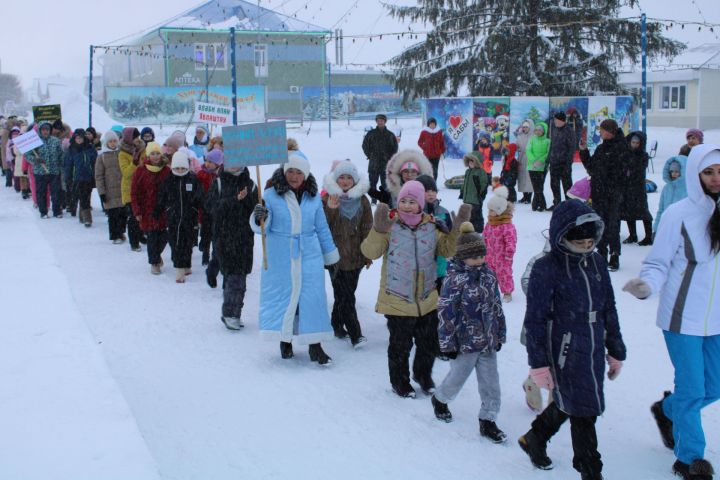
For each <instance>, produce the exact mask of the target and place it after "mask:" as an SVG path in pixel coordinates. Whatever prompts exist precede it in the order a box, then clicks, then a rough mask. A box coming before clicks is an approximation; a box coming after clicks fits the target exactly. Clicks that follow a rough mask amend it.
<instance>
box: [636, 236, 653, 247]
mask: <svg viewBox="0 0 720 480" xmlns="http://www.w3.org/2000/svg"><path fill="white" fill-rule="evenodd" d="M652 244H653V239H652V235H648V236H647V237H645V238H643V239H642V240H640V241H639V242H638V245H640V246H641V247H648V246H650V245H652Z"/></svg>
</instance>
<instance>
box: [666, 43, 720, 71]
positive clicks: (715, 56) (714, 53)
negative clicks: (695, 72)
mask: <svg viewBox="0 0 720 480" xmlns="http://www.w3.org/2000/svg"><path fill="white" fill-rule="evenodd" d="M667 67H672V68H690V69H696V68H712V69H718V68H720V43H703V44H702V45H698V46H697V47H693V48H689V49H687V50H685V51H683V52H682V53H681V54H680V55H678V56H677V57H675V58H673V60H672V62H670V63H668V64H667Z"/></svg>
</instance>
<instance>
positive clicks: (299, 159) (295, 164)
mask: <svg viewBox="0 0 720 480" xmlns="http://www.w3.org/2000/svg"><path fill="white" fill-rule="evenodd" d="M291 168H295V169H297V170H300V171H301V172H303V173H304V174H305V178H308V177H309V176H310V161H309V160H308V159H307V158H305V157H304V156H301V155H298V154H297V153H291V154H290V156H288V161H287V163H286V164H284V165H283V173H287V171H288V170H289V169H291Z"/></svg>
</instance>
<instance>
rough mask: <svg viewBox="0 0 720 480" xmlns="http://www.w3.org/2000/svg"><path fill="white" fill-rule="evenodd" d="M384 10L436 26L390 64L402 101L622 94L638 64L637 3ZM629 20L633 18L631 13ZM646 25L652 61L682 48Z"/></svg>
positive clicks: (441, 4)
mask: <svg viewBox="0 0 720 480" xmlns="http://www.w3.org/2000/svg"><path fill="white" fill-rule="evenodd" d="M417 2H418V5H417V6H397V5H386V8H388V10H389V11H390V14H391V15H392V16H394V17H396V18H398V19H400V20H406V21H407V20H409V21H412V22H419V23H424V24H426V25H432V26H433V28H432V30H431V31H430V33H428V35H427V38H426V39H425V40H424V41H422V42H419V43H417V44H415V45H413V46H411V47H410V48H408V49H406V50H405V51H404V52H403V53H401V54H400V55H398V56H396V57H394V58H393V59H391V60H390V63H391V64H392V65H393V66H394V67H395V73H394V75H393V76H392V78H393V82H394V84H395V88H396V89H397V90H398V91H400V92H402V93H403V96H404V99H405V101H408V100H410V99H414V98H417V97H427V96H431V95H457V94H458V91H459V90H461V89H463V90H464V89H465V88H466V89H467V92H468V93H469V94H470V95H492V96H512V95H552V96H565V95H568V96H572V95H587V94H591V93H594V92H598V91H601V92H616V93H620V90H621V89H620V87H619V85H618V79H617V69H618V67H619V66H620V65H621V64H627V63H637V62H639V61H640V54H641V42H640V18H639V15H638V16H637V18H627V16H623V15H621V9H623V11H628V9H627V8H624V7H629V8H634V7H635V6H636V4H637V1H636V0H604V1H597V0H559V1H554V2H549V1H546V0H515V1H507V0H417ZM631 15H632V14H631ZM661 29H662V25H661V24H658V23H653V22H648V23H647V38H648V57H649V58H650V59H651V60H652V59H654V58H658V57H673V56H674V55H677V54H678V53H679V52H680V51H681V50H682V49H683V48H684V46H683V44H682V43H680V42H677V41H674V40H671V39H669V38H667V37H665V36H663V35H662V33H661Z"/></svg>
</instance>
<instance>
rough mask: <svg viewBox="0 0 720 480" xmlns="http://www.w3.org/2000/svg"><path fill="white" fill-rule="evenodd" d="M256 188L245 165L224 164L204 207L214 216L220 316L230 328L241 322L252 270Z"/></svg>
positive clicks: (238, 325) (214, 246)
mask: <svg viewBox="0 0 720 480" xmlns="http://www.w3.org/2000/svg"><path fill="white" fill-rule="evenodd" d="M257 204H258V191H257V187H256V186H255V182H253V181H252V179H251V178H250V173H249V172H248V169H247V168H225V167H223V170H222V171H221V172H220V174H219V175H218V178H217V179H215V181H213V183H212V185H210V190H209V192H208V198H207V202H206V204H205V209H206V210H207V211H209V212H211V215H212V219H213V227H212V228H213V232H212V238H213V249H214V251H215V254H216V255H217V258H218V260H219V262H220V271H221V272H222V274H223V305H222V316H221V320H222V322H223V323H224V324H225V326H226V327H227V328H228V329H230V330H237V329H239V328H241V327H242V326H243V324H242V320H241V315H242V308H243V305H244V301H245V291H246V277H247V275H248V274H250V272H252V267H253V246H254V244H255V243H254V242H255V234H254V233H253V231H252V229H251V228H250V215H251V214H252V212H253V208H255V205H257Z"/></svg>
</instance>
